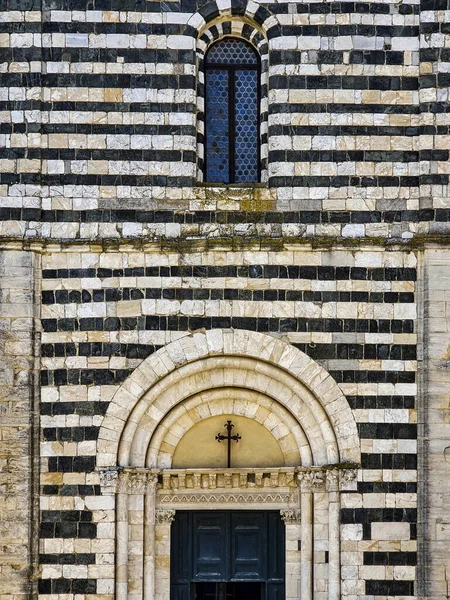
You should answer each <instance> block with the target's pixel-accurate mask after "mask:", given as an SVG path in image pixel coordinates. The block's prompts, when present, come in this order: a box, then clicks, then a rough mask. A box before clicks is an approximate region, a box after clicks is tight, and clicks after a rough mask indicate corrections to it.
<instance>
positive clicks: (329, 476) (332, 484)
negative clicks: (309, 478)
mask: <svg viewBox="0 0 450 600" xmlns="http://www.w3.org/2000/svg"><path fill="white" fill-rule="evenodd" d="M326 480H327V490H328V491H329V492H337V491H339V482H340V475H339V471H338V470H337V469H328V471H327V472H326Z"/></svg>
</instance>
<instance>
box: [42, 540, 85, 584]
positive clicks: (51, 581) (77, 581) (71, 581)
mask: <svg viewBox="0 0 450 600" xmlns="http://www.w3.org/2000/svg"><path fill="white" fill-rule="evenodd" d="M55 537H65V536H62V535H61V536H55ZM74 537H90V536H80V535H78V536H74ZM38 592H39V594H83V595H84V594H96V593H97V579H65V578H60V579H40V580H39V581H38Z"/></svg>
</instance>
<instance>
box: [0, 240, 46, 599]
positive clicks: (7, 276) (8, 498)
mask: <svg viewBox="0 0 450 600" xmlns="http://www.w3.org/2000/svg"><path fill="white" fill-rule="evenodd" d="M39 260H40V257H39V255H36V254H35V253H34V252H22V251H15V250H4V251H1V252H0V365H1V366H0V490H1V491H0V548H1V554H2V556H1V558H0V582H1V583H0V598H2V599H3V598H4V599H6V598H7V599H8V600H20V599H22V598H28V597H30V594H32V593H33V592H35V590H36V588H35V583H34V581H35V579H36V577H37V573H35V572H34V571H35V569H34V565H35V562H36V555H37V536H38V532H37V526H38V518H37V510H38V506H37V502H38V499H39V493H38V487H37V474H38V472H37V471H38V459H37V457H36V453H35V449H36V446H37V439H36V435H37V433H36V432H37V427H38V419H39V408H38V397H39V396H38V394H39V388H38V385H39V380H38V376H37V369H36V366H37V365H36V364H35V360H36V359H35V357H36V356H38V355H39V344H40V335H39V332H38V330H37V329H36V323H37V321H36V317H37V316H38V314H37V309H36V304H35V303H36V302H37V300H36V298H37V294H36V289H35V288H36V287H37V277H36V274H35V273H36V272H38V270H39Z"/></svg>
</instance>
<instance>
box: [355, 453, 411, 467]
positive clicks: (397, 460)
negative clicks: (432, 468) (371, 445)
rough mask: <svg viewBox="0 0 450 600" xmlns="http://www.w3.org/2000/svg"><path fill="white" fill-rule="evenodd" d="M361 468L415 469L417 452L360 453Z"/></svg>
mask: <svg viewBox="0 0 450 600" xmlns="http://www.w3.org/2000/svg"><path fill="white" fill-rule="evenodd" d="M361 468H362V469H408V470H411V469H417V454H411V453H408V454H403V453H400V452H398V453H396V454H390V453H379V454H378V453H373V454H361Z"/></svg>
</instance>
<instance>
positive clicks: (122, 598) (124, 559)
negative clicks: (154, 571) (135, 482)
mask: <svg viewBox="0 0 450 600" xmlns="http://www.w3.org/2000/svg"><path fill="white" fill-rule="evenodd" d="M127 598H128V482H127V478H126V475H125V474H124V473H120V475H119V490H118V493H117V497H116V600H127Z"/></svg>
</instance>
